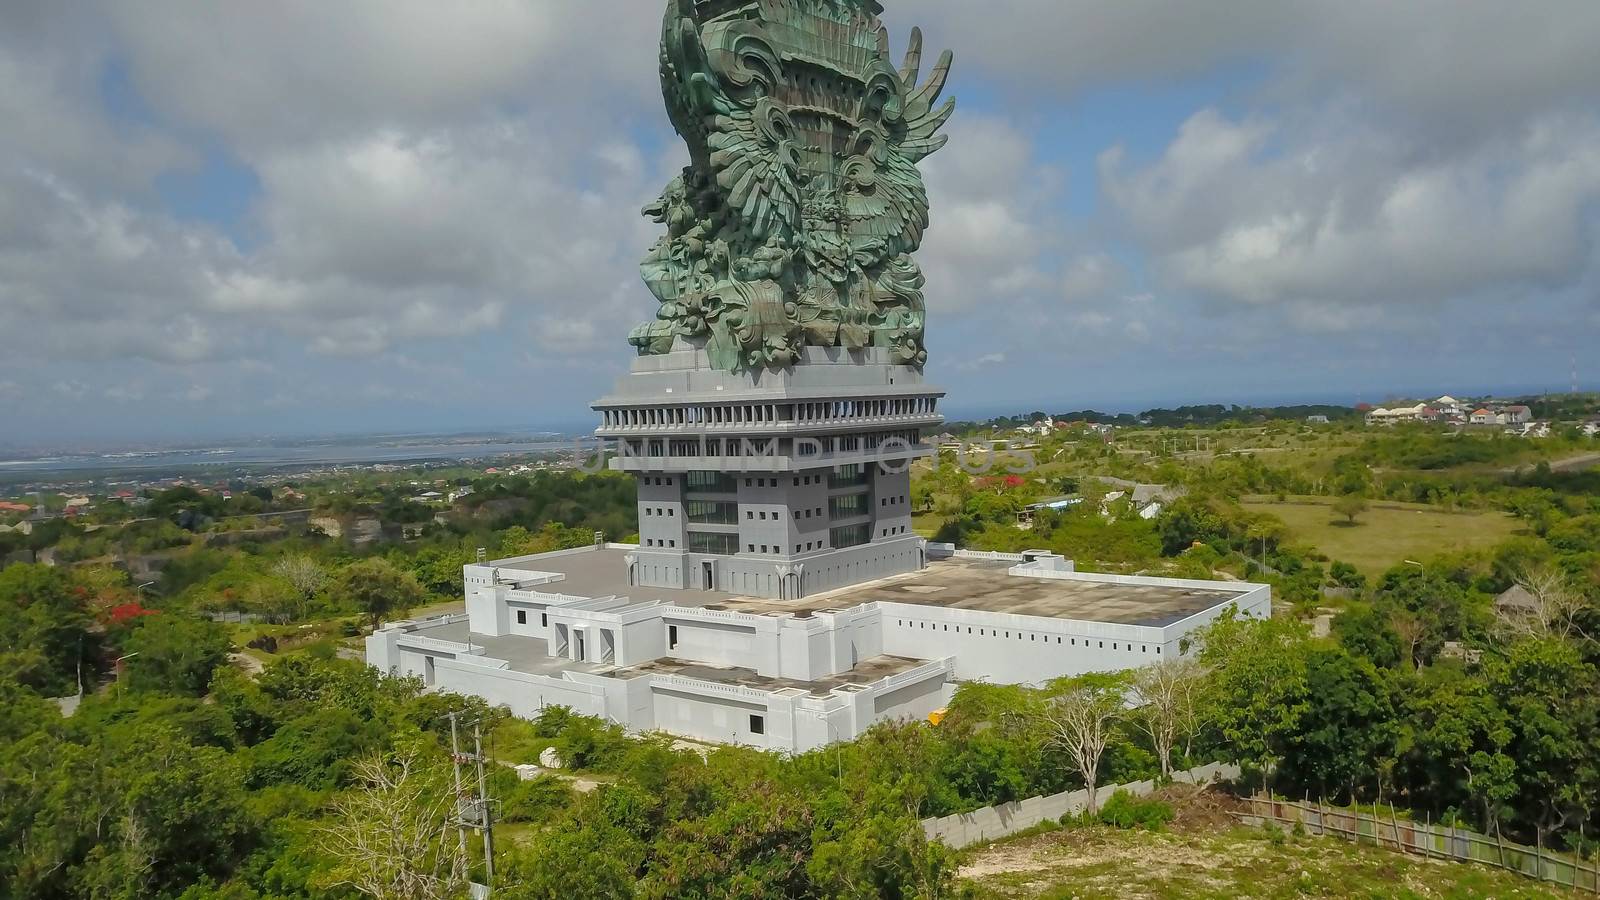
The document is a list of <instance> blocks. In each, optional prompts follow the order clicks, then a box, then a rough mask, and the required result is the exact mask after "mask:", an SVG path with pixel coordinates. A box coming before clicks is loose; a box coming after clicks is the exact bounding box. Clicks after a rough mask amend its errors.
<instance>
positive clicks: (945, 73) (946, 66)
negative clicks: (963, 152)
mask: <svg viewBox="0 0 1600 900" xmlns="http://www.w3.org/2000/svg"><path fill="white" fill-rule="evenodd" d="M953 59H954V56H953V55H952V54H951V53H950V51H949V50H946V51H944V52H943V53H941V54H940V55H939V62H938V64H937V65H935V66H934V67H933V71H932V72H930V73H929V74H928V80H927V81H925V82H923V83H922V85H921V86H918V85H917V75H918V70H919V69H920V68H921V67H922V29H920V28H913V29H911V44H910V46H909V47H908V48H907V49H906V57H905V63H904V64H903V65H901V67H900V84H901V86H902V90H904V91H905V103H904V105H903V107H902V110H901V122H902V124H901V128H902V129H903V133H902V134H901V135H900V139H899V142H898V143H899V149H900V152H901V153H902V154H904V155H905V157H906V158H907V159H909V160H910V161H911V162H913V163H916V162H920V161H921V160H922V159H923V158H925V157H927V156H928V155H929V154H931V153H933V152H934V151H935V150H938V149H939V148H940V147H943V146H944V144H945V141H947V140H949V137H948V136H947V135H943V134H940V133H939V129H940V128H943V127H944V123H945V122H948V121H949V120H950V116H951V115H952V114H954V113H955V111H956V101H955V98H954V97H952V98H950V99H948V100H946V101H945V102H944V104H943V105H941V106H939V107H938V108H937V109H935V108H934V104H935V103H938V102H939V95H940V94H943V93H944V85H945V82H946V81H947V80H949V78H950V63H951V61H952V60H953Z"/></svg>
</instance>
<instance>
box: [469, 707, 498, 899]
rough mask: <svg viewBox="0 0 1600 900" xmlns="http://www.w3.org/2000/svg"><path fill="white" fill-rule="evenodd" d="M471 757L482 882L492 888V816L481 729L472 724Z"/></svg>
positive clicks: (480, 726) (478, 724) (476, 723)
mask: <svg viewBox="0 0 1600 900" xmlns="http://www.w3.org/2000/svg"><path fill="white" fill-rule="evenodd" d="M472 755H473V757H474V758H476V760H477V763H478V798H477V806H478V814H479V819H480V820H481V821H482V822H483V880H484V883H485V884H487V885H488V886H489V887H491V888H492V887H494V814H493V812H492V811H491V810H490V809H489V785H488V782H487V781H486V780H485V779H484V775H483V729H482V724H481V723H479V722H474V723H472Z"/></svg>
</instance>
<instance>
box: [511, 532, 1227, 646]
mask: <svg viewBox="0 0 1600 900" xmlns="http://www.w3.org/2000/svg"><path fill="white" fill-rule="evenodd" d="M627 553H628V551H627V550H625V549H619V548H617V547H615V546H611V547H603V548H596V549H594V550H588V551H584V552H580V553H569V554H566V555H560V556H550V555H545V556H539V557H529V558H525V559H518V560H506V561H501V562H498V563H490V565H494V566H498V567H499V568H500V569H501V570H502V571H501V577H502V578H506V579H508V580H509V579H512V578H515V577H516V573H517V572H530V573H531V572H557V573H560V574H562V575H564V576H566V577H565V578H564V579H563V580H561V581H559V582H555V583H552V584H548V585H537V586H534V589H536V590H543V591H548V592H551V593H561V594H573V595H577V596H581V597H609V596H615V597H626V598H628V599H630V600H633V601H635V602H648V601H651V600H661V601H665V602H668V603H673V604H675V605H678V606H691V607H700V608H709V609H719V610H730V611H734V612H742V613H750V614H753V615H763V614H768V615H770V614H782V613H791V614H793V615H796V616H801V617H804V616H809V615H811V614H813V613H815V612H818V611H821V610H827V609H848V608H850V607H852V606H859V605H860V604H862V603H869V602H872V601H883V602H892V603H909V604H916V605H919V606H942V607H948V608H953V609H972V610H982V611H986V612H1000V613H1011V614H1014V615H1020V616H1041V617H1046V618H1054V619H1081V620H1087V621H1093V622H1107V623H1112V624H1120V625H1148V626H1156V627H1160V626H1163V625H1168V624H1171V623H1173V622H1178V621H1181V620H1183V619H1186V618H1188V617H1189V616H1191V615H1194V614H1195V613H1198V612H1201V611H1203V610H1206V609H1210V608H1211V607H1214V606H1217V605H1218V604H1221V603H1226V602H1227V601H1228V600H1231V599H1233V598H1234V597H1236V596H1238V594H1239V593H1240V592H1242V591H1243V590H1245V588H1244V586H1242V585H1241V586H1240V588H1239V589H1238V590H1230V589H1229V588H1228V587H1227V585H1226V583H1219V584H1218V586H1217V587H1216V588H1212V589H1198V588H1188V587H1179V586H1174V585H1167V584H1138V583H1134V584H1128V583H1123V582H1121V581H1118V580H1115V579H1112V578H1110V577H1108V579H1107V580H1105V581H1096V580H1094V576H1093V575H1089V576H1087V578H1084V579H1079V578H1074V579H1057V578H1032V577H1025V576H1014V575H1010V574H1008V573H1007V570H1008V569H1009V568H1011V566H1013V565H1014V563H1011V562H1007V561H1004V560H984V559H970V558H963V557H955V558H951V559H942V560H932V561H930V562H929V564H928V568H926V569H924V570H922V571H921V572H913V573H910V574H906V575H895V576H891V577H889V578H883V579H880V580H878V581H870V582H867V583H865V584H857V585H852V586H850V587H845V588H840V589H838V590H836V591H830V592H828V593H823V594H816V595H813V596H810V597H807V598H805V599H804V600H769V599H765V598H758V597H746V596H742V595H739V594H734V593H729V592H725V591H703V590H672V589H671V588H655V587H636V586H632V585H629V584H628V578H627V573H628V570H627V563H626V562H625V561H624V557H625V556H626V555H627Z"/></svg>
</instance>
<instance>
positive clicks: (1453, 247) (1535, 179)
mask: <svg viewBox="0 0 1600 900" xmlns="http://www.w3.org/2000/svg"><path fill="white" fill-rule="evenodd" d="M1340 124H1341V125H1346V126H1348V127H1342V128H1331V129H1328V130H1327V131H1315V130H1313V131H1309V132H1308V131H1305V130H1301V129H1296V128H1293V127H1290V126H1289V125H1287V124H1274V123H1267V122H1263V121H1260V120H1252V121H1232V120H1229V119H1227V118H1226V117H1224V116H1222V115H1221V114H1220V113H1217V112H1216V111H1213V110H1203V111H1201V112H1200V113H1197V114H1196V115H1195V116H1194V117H1192V118H1191V119H1190V120H1189V121H1188V122H1186V123H1185V124H1184V126H1183V127H1182V129H1181V130H1180V131H1179V134H1178V136H1177V138H1176V139H1175V140H1174V141H1173V142H1172V144H1171V145H1170V146H1169V147H1168V148H1167V150H1166V152H1165V153H1164V154H1163V155H1162V156H1161V157H1160V158H1159V159H1157V160H1155V161H1154V162H1152V163H1150V164H1149V165H1146V166H1143V167H1138V166H1130V165H1128V164H1127V162H1126V161H1125V160H1124V159H1123V158H1122V155H1121V154H1120V153H1118V152H1117V151H1111V152H1108V153H1107V154H1105V155H1104V156H1103V158H1102V161H1101V176H1102V182H1103V185H1104V187H1105V190H1106V193H1107V195H1108V196H1109V197H1110V198H1111V200H1112V201H1113V203H1114V204H1115V206H1116V208H1117V209H1118V211H1119V212H1120V213H1121V214H1122V215H1123V217H1124V218H1125V219H1126V220H1127V223H1128V225H1129V227H1130V228H1131V230H1132V231H1133V233H1134V234H1135V235H1136V236H1137V237H1138V239H1139V240H1140V241H1141V242H1142V243H1143V244H1144V245H1145V246H1147V247H1149V248H1150V249H1151V250H1152V251H1153V252H1154V254H1155V259H1156V261H1157V262H1158V264H1159V266H1160V269H1161V271H1162V272H1163V273H1164V274H1165V275H1166V276H1167V277H1168V278H1169V279H1170V280H1171V281H1172V282H1173V283H1174V284H1176V285H1178V286H1181V287H1184V288H1188V289H1192V290H1195V291H1199V292H1202V293H1204V294H1207V295H1209V296H1213V297H1217V298H1221V299H1223V300H1226V301H1230V302H1235V303H1243V304H1250V305H1272V304H1285V303H1293V304H1298V306H1297V307H1296V310H1295V312H1296V315H1297V316H1298V317H1300V318H1301V319H1302V320H1304V321H1306V322H1309V323H1313V324H1315V325H1316V326H1317V327H1319V329H1320V330H1328V328H1329V327H1332V326H1334V325H1336V324H1337V323H1334V322H1333V321H1332V320H1333V318H1335V316H1334V315H1332V314H1330V313H1328V312H1326V311H1322V312H1318V311H1316V310H1315V307H1317V306H1321V305H1326V304H1352V303H1354V304H1380V303H1381V304H1416V303H1438V302H1442V301H1446V300H1451V299H1461V298H1471V297H1476V296H1482V295H1484V294H1485V293H1488V292H1496V291H1501V292H1503V291H1505V290H1510V289H1515V288H1517V287H1519V286H1526V285H1537V286H1540V287H1542V288H1545V289H1562V288H1570V287H1573V286H1575V285H1577V284H1579V283H1580V282H1581V281H1582V280H1583V279H1584V278H1585V277H1586V275H1587V274H1588V272H1589V269H1590V267H1591V265H1592V262H1593V260H1594V258H1595V256H1594V254H1595V245H1594V235H1593V234H1592V233H1591V232H1590V231H1589V229H1588V228H1587V217H1588V216H1589V215H1590V214H1591V212H1592V211H1593V210H1594V209H1596V208H1600V118H1596V117H1593V116H1577V115H1551V116H1547V117H1544V118H1541V119H1538V120H1535V121H1532V122H1530V123H1529V124H1528V125H1527V126H1526V127H1524V128H1521V129H1518V130H1517V131H1515V132H1512V133H1508V134H1506V135H1504V136H1503V137H1501V138H1499V139H1496V140H1493V141H1489V142H1486V143H1484V144H1482V145H1479V146H1476V147H1472V148H1468V149H1466V150H1464V151H1463V152H1461V153H1458V154H1455V155H1451V156H1443V157H1441V156H1438V155H1432V154H1419V153H1417V152H1415V148H1413V147H1410V146H1408V145H1407V144H1406V143H1405V142H1404V141H1403V140H1400V139H1399V138H1396V137H1394V136H1389V135H1381V134H1376V133H1374V132H1372V131H1370V130H1369V131H1363V130H1361V129H1360V128H1359V127H1358V125H1356V124H1354V123H1348V122H1345V123H1340Z"/></svg>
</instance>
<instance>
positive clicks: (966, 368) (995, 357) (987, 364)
mask: <svg viewBox="0 0 1600 900" xmlns="http://www.w3.org/2000/svg"><path fill="white" fill-rule="evenodd" d="M1005 362H1006V355H1005V354H1004V353H985V354H983V355H982V356H976V357H973V358H972V359H968V360H963V361H962V362H959V363H956V369H957V371H961V372H977V371H979V370H982V369H988V368H993V367H995V366H1003V365H1005Z"/></svg>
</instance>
